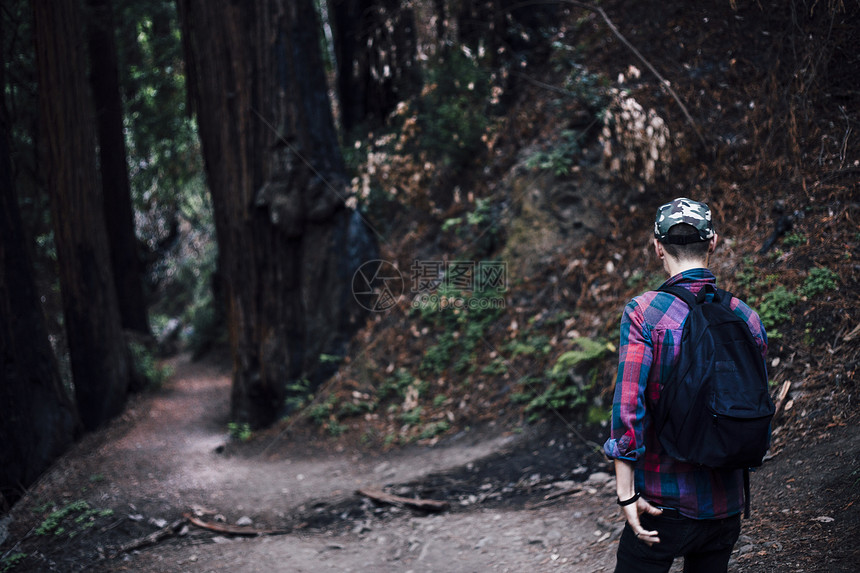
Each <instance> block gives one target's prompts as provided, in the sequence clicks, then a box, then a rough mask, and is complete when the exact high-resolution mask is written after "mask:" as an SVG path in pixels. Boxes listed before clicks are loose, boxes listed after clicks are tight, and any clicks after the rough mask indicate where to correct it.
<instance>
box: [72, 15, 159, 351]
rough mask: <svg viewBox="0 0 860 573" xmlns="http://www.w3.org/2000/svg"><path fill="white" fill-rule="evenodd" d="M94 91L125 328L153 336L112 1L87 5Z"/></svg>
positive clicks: (106, 205)
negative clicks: (137, 230) (131, 180)
mask: <svg viewBox="0 0 860 573" xmlns="http://www.w3.org/2000/svg"><path fill="white" fill-rule="evenodd" d="M87 8H88V16H89V18H88V22H87V43H88V45H89V53H90V85H91V86H92V91H93V101H94V103H95V111H96V126H97V134H98V143H99V167H100V169H101V181H102V191H103V201H104V213H105V225H106V227H107V235H108V241H109V243H108V244H109V245H110V248H109V250H110V258H111V270H112V271H113V277H114V282H115V283H116V291H117V298H118V301H119V311H120V319H121V321H122V326H123V328H126V329H129V330H133V331H135V332H139V333H142V334H149V332H150V330H149V319H148V318H147V305H146V298H145V296H144V292H143V264H142V262H141V260H140V256H139V253H138V246H137V237H136V235H135V232H134V210H133V208H132V203H131V187H130V185H129V179H128V165H127V164H126V149H125V136H124V134H123V122H122V120H123V118H122V101H121V99H120V90H119V71H118V68H117V47H116V38H115V36H114V34H115V32H114V21H113V8H112V6H111V2H110V0H87Z"/></svg>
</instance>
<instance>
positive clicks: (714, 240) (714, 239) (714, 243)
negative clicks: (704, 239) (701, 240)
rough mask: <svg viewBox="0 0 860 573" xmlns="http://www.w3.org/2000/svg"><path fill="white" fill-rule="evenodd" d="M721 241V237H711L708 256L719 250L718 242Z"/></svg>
mask: <svg viewBox="0 0 860 573" xmlns="http://www.w3.org/2000/svg"><path fill="white" fill-rule="evenodd" d="M719 239H720V236H719V235H718V234H716V233H714V236H713V237H711V240H710V241H709V243H708V254H709V255H712V254H714V251H715V250H717V241H718V240H719Z"/></svg>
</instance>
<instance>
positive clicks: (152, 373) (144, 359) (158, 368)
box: [128, 342, 173, 388]
mask: <svg viewBox="0 0 860 573" xmlns="http://www.w3.org/2000/svg"><path fill="white" fill-rule="evenodd" d="M128 346H129V351H130V352H131V360H132V366H133V367H134V370H135V373H136V374H137V377H138V378H140V379H142V380H143V381H144V382H145V384H146V387H147V388H161V387H162V386H163V385H164V382H166V381H167V379H168V378H170V377H171V376H172V375H173V369H172V368H170V367H169V366H164V365H162V364H159V363H158V361H157V360H156V359H155V356H154V355H153V353H152V352H151V351H150V350H149V349H148V348H147V347H146V345H144V344H140V343H138V342H131V343H129V345H128Z"/></svg>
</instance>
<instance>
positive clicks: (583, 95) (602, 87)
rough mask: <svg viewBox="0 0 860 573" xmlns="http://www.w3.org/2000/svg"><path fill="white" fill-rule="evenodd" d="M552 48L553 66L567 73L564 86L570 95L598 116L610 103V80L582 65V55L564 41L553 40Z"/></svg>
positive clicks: (551, 60) (560, 71)
mask: <svg viewBox="0 0 860 573" xmlns="http://www.w3.org/2000/svg"><path fill="white" fill-rule="evenodd" d="M552 48H553V51H552V54H551V56H550V62H551V64H552V66H553V68H554V69H555V71H556V72H557V73H561V74H566V75H565V78H564V81H563V82H562V88H563V89H564V90H565V91H566V92H567V94H568V96H569V97H573V98H575V99H576V100H577V101H578V102H580V103H581V104H583V105H584V106H585V107H586V109H588V110H589V111H591V112H592V113H593V114H594V115H595V117H598V115H599V114H600V113H601V112H603V111H604V110H605V109H606V106H607V105H608V103H609V97H608V94H607V87H608V86H609V82H608V81H607V79H606V78H605V77H603V76H601V75H599V74H593V73H591V72H589V71H588V70H587V69H586V68H585V66H584V65H582V63H581V60H582V57H581V56H580V55H579V54H578V53H577V50H576V48H574V47H572V46H568V45H567V44H565V43H563V42H553V45H552Z"/></svg>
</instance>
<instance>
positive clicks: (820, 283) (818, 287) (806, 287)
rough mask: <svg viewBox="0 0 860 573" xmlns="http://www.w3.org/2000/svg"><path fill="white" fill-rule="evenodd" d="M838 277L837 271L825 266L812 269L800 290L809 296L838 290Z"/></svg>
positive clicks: (802, 293)
mask: <svg viewBox="0 0 860 573" xmlns="http://www.w3.org/2000/svg"><path fill="white" fill-rule="evenodd" d="M838 278H839V277H838V276H837V275H836V273H834V272H833V271H831V270H830V269H828V268H825V267H816V268H814V269H810V271H809V274H808V275H807V277H806V280H805V281H804V282H803V286H801V287H800V290H799V291H798V292H799V293H800V295H801V296H805V297H807V298H813V297H816V296H818V295H820V294H822V293H824V292H827V291H830V290H836V288H837V286H838V283H837V279H838Z"/></svg>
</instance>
